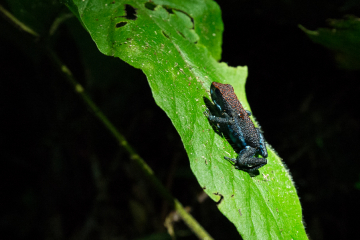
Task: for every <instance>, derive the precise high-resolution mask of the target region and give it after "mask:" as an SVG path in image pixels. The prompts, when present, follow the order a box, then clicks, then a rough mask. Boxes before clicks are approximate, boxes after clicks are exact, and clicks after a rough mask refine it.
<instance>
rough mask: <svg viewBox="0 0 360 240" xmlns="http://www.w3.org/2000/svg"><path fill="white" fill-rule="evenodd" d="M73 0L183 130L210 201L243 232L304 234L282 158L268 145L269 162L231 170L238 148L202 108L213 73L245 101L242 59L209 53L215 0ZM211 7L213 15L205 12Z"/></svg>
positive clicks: (95, 34)
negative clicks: (252, 171)
mask: <svg viewBox="0 0 360 240" xmlns="http://www.w3.org/2000/svg"><path fill="white" fill-rule="evenodd" d="M74 3H75V5H76V6H77V9H74V8H72V11H76V10H77V11H78V12H79V16H80V17H81V21H82V22H83V24H84V26H85V27H86V29H87V31H88V32H89V33H90V34H91V36H92V38H93V40H94V41H95V43H96V44H97V46H98V48H99V50H100V51H101V52H103V53H104V54H107V55H111V56H115V57H119V58H121V59H123V60H124V61H126V62H128V63H129V64H131V65H132V66H134V67H136V68H141V69H142V70H143V71H144V73H145V74H146V76H147V78H148V81H149V84H150V87H151V89H152V92H153V96H154V98H155V101H156V103H157V104H158V105H159V106H160V107H161V108H162V109H163V110H164V111H165V112H166V114H167V115H168V116H169V118H170V119H171V121H172V122H173V124H174V126H175V128H176V129H177V131H178V132H179V134H180V136H181V138H182V141H183V143H184V146H185V149H186V151H187V153H188V156H189V159H190V164H191V168H192V170H193V172H194V174H195V176H196V177H197V179H198V181H199V184H200V185H201V186H202V187H203V188H204V190H205V191H206V192H207V193H208V195H209V196H210V197H211V198H213V199H214V200H215V201H219V200H220V199H221V201H220V202H219V205H218V207H219V209H220V211H222V212H223V213H224V214H225V215H226V216H227V217H228V218H229V219H230V220H231V221H232V222H233V223H234V224H235V226H236V227H237V229H238V231H239V232H240V233H241V235H242V236H243V237H244V238H248V239H251V238H253V239H256V238H258V239H264V238H272V239H282V238H284V239H289V238H296V239H306V235H305V232H304V228H303V225H302V216H301V207H300V203H299V200H298V198H297V195H296V190H295V188H294V186H293V184H292V182H291V178H290V175H289V173H288V171H287V170H286V169H285V168H284V166H283V164H282V163H281V160H280V158H279V157H277V156H276V154H275V153H274V152H273V151H269V157H268V164H267V165H266V166H265V167H263V168H261V169H260V173H261V174H260V175H258V176H256V177H250V176H249V174H248V173H246V172H242V171H238V170H235V169H234V168H233V166H232V165H231V164H230V163H229V162H227V161H226V160H224V159H223V157H224V155H226V156H231V157H236V156H237V153H235V152H234V151H233V150H232V148H231V147H230V145H229V144H228V142H227V141H225V140H224V139H222V138H220V137H219V136H218V135H216V134H215V132H214V131H213V129H212V128H211V126H210V125H209V123H208V121H207V119H206V118H205V117H204V115H203V111H204V110H205V106H204V102H203V96H205V97H208V98H209V94H208V89H209V87H210V84H211V82H212V81H217V82H223V83H230V84H232V85H233V86H234V88H235V91H236V93H237V95H238V97H239V99H240V100H241V102H242V103H243V105H244V107H245V108H246V109H250V108H249V105H248V103H247V101H246V97H245V91H244V86H245V79H246V75H247V69H246V67H237V68H231V67H228V66H227V65H226V64H225V63H218V62H217V61H216V60H215V59H214V57H215V58H216V59H219V55H220V50H219V47H216V46H220V45H221V41H220V40H219V36H221V32H222V23H221V19H220V10H219V8H218V6H217V5H216V4H215V3H214V2H212V1H204V2H195V3H186V4H185V3H183V2H181V3H178V2H176V1H174V2H170V1H154V2H153V4H151V5H150V6H149V4H148V5H147V4H146V3H147V2H146V1H114V2H110V3H109V2H107V1H85V2H84V1H74ZM134 10H135V12H134ZM132 12H134V13H132ZM214 12H215V13H217V14H214ZM211 13H212V14H211ZM210 15H211V19H210V20H209V19H208V18H207V17H205V16H210ZM192 18H193V22H194V27H193V28H194V31H192V27H191V26H190V22H191V23H192V21H191V19H192ZM200 23H201V24H200ZM215 26H216V27H217V28H216V27H215ZM211 39H212V40H211ZM214 46H215V47H214Z"/></svg>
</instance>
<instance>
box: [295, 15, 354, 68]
mask: <svg viewBox="0 0 360 240" xmlns="http://www.w3.org/2000/svg"><path fill="white" fill-rule="evenodd" d="M329 25H330V26H331V29H328V28H319V29H318V30H317V31H311V30H308V29H306V28H304V27H303V26H301V25H300V28H301V29H302V30H303V31H304V32H305V33H306V34H307V35H308V36H309V38H310V39H311V40H312V41H314V42H315V43H319V44H321V45H323V46H324V47H326V48H329V49H331V50H332V51H333V52H334V53H335V60H336V61H337V62H338V64H339V67H341V68H345V69H353V70H356V69H360V47H359V46H360V19H359V18H356V17H354V16H347V17H346V18H345V19H340V20H337V19H330V20H329Z"/></svg>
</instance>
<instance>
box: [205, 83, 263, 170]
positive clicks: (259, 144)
mask: <svg viewBox="0 0 360 240" xmlns="http://www.w3.org/2000/svg"><path fill="white" fill-rule="evenodd" d="M210 93H211V98H212V100H213V102H214V104H215V106H216V108H217V110H218V112H219V114H220V117H217V116H214V115H212V114H211V113H210V112H209V111H205V115H206V116H207V118H208V119H209V121H210V122H213V123H217V124H218V125H219V126H220V130H221V131H223V132H226V133H227V135H228V137H229V138H230V141H232V143H233V145H235V146H237V148H239V149H241V150H240V152H239V155H238V157H237V158H236V159H233V158H228V157H225V159H227V160H230V161H232V162H233V163H235V168H236V169H241V170H244V171H247V172H250V173H254V172H255V171H256V170H258V169H259V168H261V167H262V166H264V165H266V164H267V160H266V157H267V156H268V154H267V150H266V145H265V140H264V136H263V134H262V133H261V131H260V129H259V128H255V126H254V123H253V122H252V121H251V119H250V118H249V116H251V113H250V111H246V110H245V109H244V108H243V106H242V105H241V103H240V101H239V100H238V98H237V96H236V95H235V92H234V88H233V87H232V86H231V85H230V84H222V83H218V82H213V83H212V84H211V88H210ZM255 154H259V155H261V156H262V157H263V158H257V157H255V156H254V155H255Z"/></svg>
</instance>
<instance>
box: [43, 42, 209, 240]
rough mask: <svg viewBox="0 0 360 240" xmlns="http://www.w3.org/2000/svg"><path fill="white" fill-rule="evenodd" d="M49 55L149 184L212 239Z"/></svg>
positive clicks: (193, 227)
mask: <svg viewBox="0 0 360 240" xmlns="http://www.w3.org/2000/svg"><path fill="white" fill-rule="evenodd" d="M48 52H49V55H50V57H51V59H52V60H53V61H54V63H55V64H56V66H57V67H58V68H59V69H60V70H61V72H62V73H63V74H64V76H65V78H66V79H67V80H68V82H69V83H70V84H71V85H72V86H73V87H74V90H75V92H76V93H78V94H79V95H80V97H81V98H82V99H83V100H84V102H85V104H87V105H88V106H89V107H90V108H91V110H92V111H93V113H94V114H95V116H96V117H97V118H98V119H99V120H100V121H101V122H102V123H103V124H104V125H105V127H106V128H107V129H108V130H109V131H110V132H111V134H112V135H113V136H114V137H115V138H116V140H117V141H118V142H119V144H120V146H122V147H123V148H125V150H126V151H127V152H128V153H129V155H130V159H131V160H133V161H134V162H135V163H136V164H137V165H138V166H139V168H140V169H141V171H142V173H143V174H144V175H145V176H146V177H147V178H148V179H149V180H150V182H151V184H152V185H153V186H154V187H155V189H156V190H157V192H158V193H159V194H160V195H161V196H162V197H163V198H164V199H166V201H167V202H168V203H169V204H171V205H172V206H173V207H174V208H175V210H176V211H177V212H178V214H179V215H180V216H181V218H182V219H183V220H184V222H185V223H186V225H187V226H188V227H189V228H190V229H191V230H192V231H193V232H194V233H195V234H196V235H197V236H198V237H199V238H200V239H207V240H210V239H213V238H212V237H211V236H210V235H209V234H208V233H207V232H206V231H205V229H204V228H203V227H202V226H201V225H200V224H199V223H198V222H197V221H196V220H195V219H194V218H193V217H192V216H191V214H189V213H188V212H187V211H186V210H185V209H184V207H183V206H182V205H181V203H180V202H179V201H178V200H177V199H176V198H174V197H173V196H172V195H171V193H170V192H169V191H168V190H167V189H166V188H165V187H164V185H163V184H162V183H161V182H160V180H159V179H158V178H157V177H156V176H155V174H154V172H153V170H152V169H151V168H150V166H149V165H147V163H146V162H145V161H144V159H143V158H142V157H140V156H139V154H137V153H136V151H135V150H134V149H133V148H132V147H131V146H130V144H129V143H128V141H127V140H126V139H125V137H124V136H123V135H122V134H121V133H120V132H119V131H118V130H117V129H116V128H115V126H114V125H113V124H112V123H111V122H110V121H109V119H108V118H107V117H106V116H105V115H104V114H103V112H102V111H101V110H100V109H99V108H98V107H97V106H96V104H95V103H94V102H93V101H92V100H91V98H90V97H89V95H87V94H86V92H85V90H84V88H83V87H82V86H81V85H80V83H79V82H78V81H76V79H75V78H74V76H73V75H72V73H71V71H70V70H69V69H68V68H67V67H66V65H64V64H63V63H62V62H61V60H60V59H59V58H58V56H57V55H56V53H55V52H54V51H52V50H51V49H48Z"/></svg>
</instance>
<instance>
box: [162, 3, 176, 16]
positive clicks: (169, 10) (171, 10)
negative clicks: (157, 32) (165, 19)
mask: <svg viewBox="0 0 360 240" xmlns="http://www.w3.org/2000/svg"><path fill="white" fill-rule="evenodd" d="M163 8H164V9H165V10H166V11H167V12H168V13H170V14H174V11H173V8H172V7H169V6H166V5H163Z"/></svg>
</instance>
